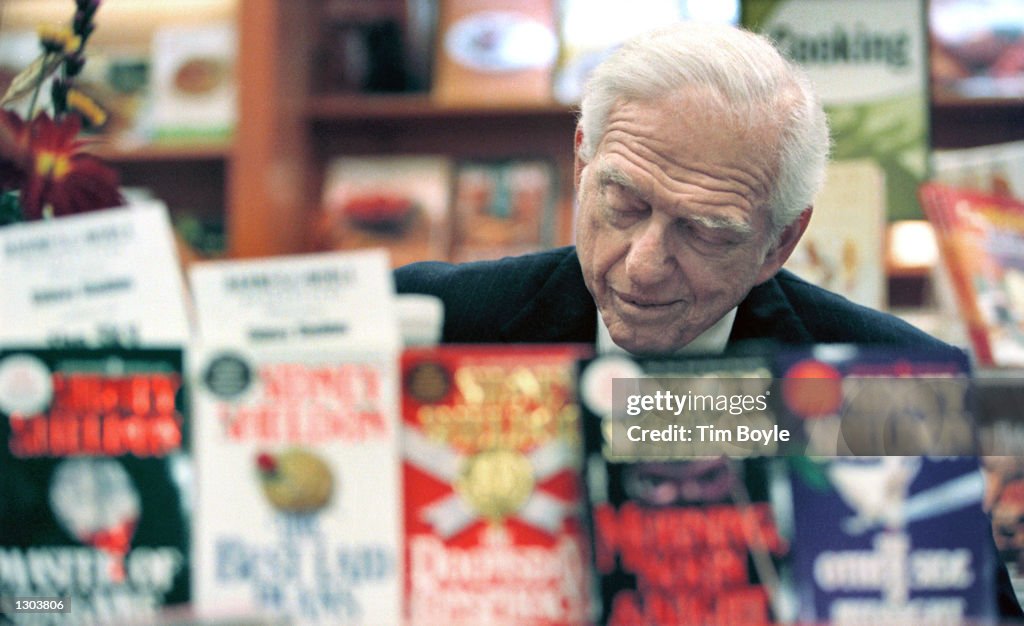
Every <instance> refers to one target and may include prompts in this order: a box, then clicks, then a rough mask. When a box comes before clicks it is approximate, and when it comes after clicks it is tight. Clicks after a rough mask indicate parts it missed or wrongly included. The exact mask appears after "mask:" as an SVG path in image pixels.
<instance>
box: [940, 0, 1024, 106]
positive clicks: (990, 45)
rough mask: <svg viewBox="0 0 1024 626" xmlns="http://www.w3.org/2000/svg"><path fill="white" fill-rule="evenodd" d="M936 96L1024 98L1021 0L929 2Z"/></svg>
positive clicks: (1023, 47)
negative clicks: (1023, 96)
mask: <svg viewBox="0 0 1024 626" xmlns="http://www.w3.org/2000/svg"><path fill="white" fill-rule="evenodd" d="M928 18H929V19H928V23H929V30H930V36H931V37H930V38H931V51H930V56H931V76H932V91H933V93H934V94H935V96H936V97H943V96H944V97H954V98H1019V97H1021V96H1022V95H1024V5H1022V4H1021V3H1020V2H1019V1H1018V0H932V1H931V2H929V3H928Z"/></svg>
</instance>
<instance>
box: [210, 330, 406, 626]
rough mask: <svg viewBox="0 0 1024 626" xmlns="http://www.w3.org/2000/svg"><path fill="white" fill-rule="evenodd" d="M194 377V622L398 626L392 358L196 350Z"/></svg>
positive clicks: (395, 420) (397, 488) (387, 355)
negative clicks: (223, 619)
mask: <svg viewBox="0 0 1024 626" xmlns="http://www.w3.org/2000/svg"><path fill="white" fill-rule="evenodd" d="M192 371H193V372H194V376H195V377H196V379H195V380H194V381H193V383H194V387H193V396H192V397H193V410H194V416H195V420H194V424H195V427H194V428H195V430H194V433H193V453H194V455H195V459H196V472H197V502H196V508H195V513H194V518H193V519H194V525H193V559H194V570H193V579H192V580H193V601H194V603H195V606H196V609H197V611H198V612H199V613H200V614H201V615H203V614H216V613H223V612H225V611H227V612H237V613H247V614H252V613H263V614H268V615H275V616H280V617H283V618H285V619H287V620H288V621H289V623H291V624H298V625H304V624H325V625H326V624H332V625H336V624H399V623H400V618H399V615H400V597H401V596H400V591H399V590H400V582H401V580H402V578H401V560H400V556H401V530H400V528H401V526H400V520H401V518H400V508H399V502H400V483H399V480H400V478H399V461H398V448H397V436H396V432H397V431H396V428H397V423H398V405H397V385H396V363H395V358H394V354H393V353H389V352H386V351H384V352H380V353H377V354H373V353H364V354H356V353H351V352H333V351H321V352H314V351H309V350H304V351H275V350H263V351H254V350H246V349H244V348H225V347H223V346H220V347H204V348H201V349H200V350H198V351H197V354H196V355H195V360H194V367H193V370H192Z"/></svg>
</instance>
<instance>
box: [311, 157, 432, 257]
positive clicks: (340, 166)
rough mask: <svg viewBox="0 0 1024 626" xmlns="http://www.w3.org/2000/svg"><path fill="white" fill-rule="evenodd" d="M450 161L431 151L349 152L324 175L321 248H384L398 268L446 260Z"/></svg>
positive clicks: (317, 241) (318, 230)
mask: <svg viewBox="0 0 1024 626" xmlns="http://www.w3.org/2000/svg"><path fill="white" fill-rule="evenodd" d="M450 205H451V164H450V162H449V160H448V159H447V158H446V157H442V156H437V155H431V156H419V155H416V156H414V155H397V156H346V157H337V158H334V159H332V160H331V161H329V162H328V164H327V169H326V172H325V173H324V185H323V195H322V201H321V207H320V215H319V217H318V220H317V222H316V224H315V225H314V232H313V233H312V237H313V245H314V248H315V249H317V250H353V249H359V248H372V247H382V248H386V249H387V250H388V252H389V253H390V255H391V262H392V264H393V265H394V266H395V267H398V266H400V265H405V264H406V263H411V262H414V261H424V260H431V259H436V260H447V259H448V256H449V249H450V246H451V213H450V211H451V209H450Z"/></svg>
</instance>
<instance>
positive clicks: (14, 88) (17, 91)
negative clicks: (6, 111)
mask: <svg viewBox="0 0 1024 626" xmlns="http://www.w3.org/2000/svg"><path fill="white" fill-rule="evenodd" d="M62 58H63V57H62V56H61V55H59V54H48V53H43V54H41V55H40V56H38V57H36V60H35V61H32V63H30V64H29V66H28V67H26V68H25V69H24V70H22V71H21V73H20V74H18V75H17V76H15V77H14V80H12V81H11V86H10V87H9V88H8V89H7V93H5V94H4V97H3V98H2V99H0V106H4V105H6V104H9V103H11V102H14V101H15V100H17V99H19V98H22V97H24V96H27V95H28V94H30V93H32V92H33V91H35V89H36V85H38V84H39V83H41V82H43V81H44V80H46V79H47V78H48V77H49V76H50V74H53V73H54V72H55V71H56V70H57V68H58V67H60V62H61V59H62Z"/></svg>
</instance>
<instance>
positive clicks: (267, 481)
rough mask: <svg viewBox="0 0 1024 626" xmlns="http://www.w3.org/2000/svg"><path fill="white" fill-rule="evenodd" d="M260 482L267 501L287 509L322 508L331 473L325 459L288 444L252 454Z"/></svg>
mask: <svg viewBox="0 0 1024 626" xmlns="http://www.w3.org/2000/svg"><path fill="white" fill-rule="evenodd" d="M256 467H257V469H258V470H259V478H260V486H261V487H262V488H263V495H265V496H266V497H267V500H268V501H269V502H270V505H271V506H273V507H274V508H275V509H277V510H279V511H284V512H287V513H312V512H315V511H318V510H320V509H322V508H323V507H324V506H326V505H327V503H328V502H329V501H330V499H331V494H332V493H333V492H334V477H333V476H332V474H331V468H330V467H328V465H327V463H326V462H325V461H324V460H323V459H321V458H320V457H318V456H316V455H315V454H313V453H312V452H310V451H308V450H303V449H301V448H291V449H288V450H284V451H283V452H279V453H277V454H271V453H269V452H263V453H260V454H259V455H257V457H256Z"/></svg>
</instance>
